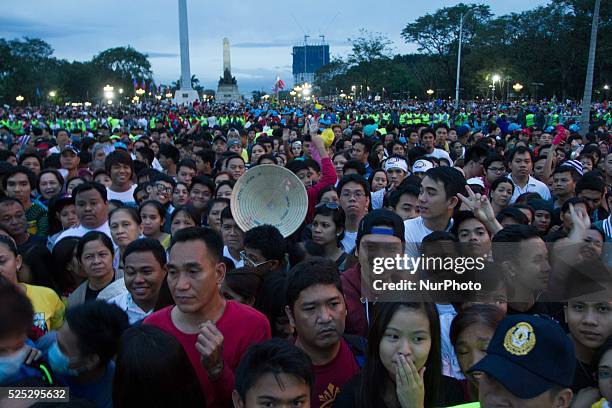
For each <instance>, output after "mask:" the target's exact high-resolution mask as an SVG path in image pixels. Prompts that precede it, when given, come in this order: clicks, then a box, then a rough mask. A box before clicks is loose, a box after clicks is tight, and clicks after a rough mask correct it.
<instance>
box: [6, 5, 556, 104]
mask: <svg viewBox="0 0 612 408" xmlns="http://www.w3.org/2000/svg"><path fill="white" fill-rule="evenodd" d="M2 3H3V4H2V5H3V8H2V10H3V12H2V15H0V37H3V38H6V39H13V38H17V37H23V36H29V37H37V38H42V39H43V40H45V41H47V42H48V43H49V44H51V46H52V47H53V48H54V50H55V56H56V57H59V58H65V59H68V60H88V59H91V58H92V57H93V56H94V55H95V54H97V53H98V52H100V51H103V50H105V49H108V48H112V47H117V46H125V45H131V46H132V47H134V48H136V49H137V50H138V51H141V52H144V53H147V54H148V55H149V60H150V61H151V64H152V69H153V73H154V76H155V80H156V81H157V82H158V83H163V84H169V83H170V82H172V81H174V80H176V79H178V78H179V76H180V58H179V54H178V52H179V38H178V6H177V1H176V0H149V1H141V0H135V1H129V0H122V1H119V0H104V1H100V2H94V1H83V0H56V1H47V2H43V1H40V0H19V1H16V0H3V2H2ZM457 3H458V2H450V1H441V0H430V1H405V0H404V1H399V0H381V1H377V2H367V3H366V2H363V6H361V5H360V6H356V5H355V2H354V1H350V0H337V1H324V0H311V1H308V2H306V1H300V2H280V1H277V0H259V1H257V2H252V1H238V0H224V1H221V0H208V1H202V0H200V1H196V0H188V1H187V9H188V13H189V41H190V54H191V73H192V74H195V75H197V77H198V78H199V79H200V81H201V83H202V84H203V86H204V87H205V88H213V89H216V87H217V80H218V79H219V76H220V75H221V71H222V39H223V37H228V38H229V39H230V43H231V58H232V71H233V72H232V73H233V75H234V76H235V77H236V79H237V80H238V86H239V88H240V91H241V92H242V93H248V92H250V91H251V90H254V89H263V90H269V89H270V88H271V87H272V85H273V84H274V81H275V79H276V77H277V76H280V77H281V78H282V79H283V80H284V81H285V82H286V83H287V84H288V85H290V84H291V83H292V75H291V60H292V56H291V52H292V46H293V45H297V44H299V43H301V42H303V40H304V34H308V35H310V39H309V41H316V40H320V39H319V35H324V36H325V40H326V41H327V42H328V43H329V44H330V52H331V54H332V56H334V55H337V56H345V55H347V54H348V53H349V52H350V45H349V43H348V38H350V37H355V36H357V35H358V32H359V29H360V28H365V29H367V30H369V31H372V32H380V33H382V34H384V35H386V36H387V37H388V38H390V39H391V40H392V41H393V43H394V50H395V52H397V53H406V52H410V51H415V50H416V47H415V46H414V45H412V44H406V43H404V41H403V40H402V38H401V37H400V32H401V30H402V28H403V27H405V26H406V24H407V23H409V22H412V21H414V19H416V18H417V17H419V16H421V15H423V14H425V13H428V12H429V13H431V12H434V11H435V10H437V9H438V8H441V7H445V6H451V5H454V4H457ZM482 3H486V4H489V5H490V6H491V9H492V11H493V13H494V14H496V15H500V14H506V13H510V12H513V11H515V12H520V11H523V10H527V9H530V8H534V7H537V6H539V5H544V4H546V3H548V1H545V0H513V1H508V0H489V1H483V2H482ZM289 4H291V7H288V5H289Z"/></svg>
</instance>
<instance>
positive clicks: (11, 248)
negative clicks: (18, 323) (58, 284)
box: [0, 235, 65, 340]
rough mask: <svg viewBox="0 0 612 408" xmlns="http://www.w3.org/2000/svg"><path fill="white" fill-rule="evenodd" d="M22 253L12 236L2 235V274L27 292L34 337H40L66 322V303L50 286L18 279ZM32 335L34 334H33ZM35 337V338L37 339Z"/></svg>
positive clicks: (0, 238) (0, 249) (0, 243)
mask: <svg viewBox="0 0 612 408" xmlns="http://www.w3.org/2000/svg"><path fill="white" fill-rule="evenodd" d="M21 265H22V259H21V255H19V254H18V253H17V245H16V244H15V241H13V239H12V238H10V237H8V236H6V235H0V275H2V276H3V277H4V278H6V279H7V280H8V281H9V282H11V283H13V284H15V285H18V286H19V287H20V288H22V289H23V291H24V292H25V293H26V295H27V296H28V298H29V299H30V302H32V306H33V308H34V327H35V333H34V334H33V336H34V337H36V338H38V337H40V336H42V335H43V334H45V333H47V332H48V331H50V330H57V329H59V328H60V327H61V326H62V324H63V322H64V311H65V306H64V303H63V302H62V301H61V300H60V298H59V296H58V295H57V294H56V293H55V292H54V291H53V290H52V289H50V288H47V287H44V286H35V285H29V284H27V283H19V282H18V281H17V271H18V270H19V268H21ZM31 337H32V336H31ZM36 338H34V339H33V340H36Z"/></svg>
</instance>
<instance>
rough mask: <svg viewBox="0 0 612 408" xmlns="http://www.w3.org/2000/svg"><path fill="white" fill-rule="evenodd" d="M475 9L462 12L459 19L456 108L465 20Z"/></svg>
mask: <svg viewBox="0 0 612 408" xmlns="http://www.w3.org/2000/svg"><path fill="white" fill-rule="evenodd" d="M473 11H474V9H473V8H472V9H470V10H468V11H467V12H466V13H465V14H461V20H460V21H459V49H458V50H457V82H456V84H455V109H457V108H458V107H459V75H460V74H461V45H462V42H463V20H464V19H465V18H467V16H469V15H470V13H472V12H473Z"/></svg>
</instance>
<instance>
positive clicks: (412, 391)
mask: <svg viewBox="0 0 612 408" xmlns="http://www.w3.org/2000/svg"><path fill="white" fill-rule="evenodd" d="M366 355H367V358H366V363H365V367H364V368H363V370H362V371H361V373H359V374H357V375H356V376H355V377H354V378H353V379H352V380H351V381H350V382H349V383H348V384H347V385H345V387H344V389H343V390H342V392H341V394H340V395H339V396H338V398H336V401H335V403H334V407H359V408H374V407H402V408H404V407H439V406H448V405H453V404H459V403H462V402H463V401H464V398H463V395H462V391H461V386H460V385H459V383H458V382H457V381H456V380H454V379H451V378H449V377H444V376H443V375H442V368H441V357H440V323H439V320H438V313H437V311H436V308H435V304H434V303H402V302H393V303H379V304H377V309H376V311H375V318H374V320H373V322H372V326H371V327H370V332H369V337H368V346H367V353H366Z"/></svg>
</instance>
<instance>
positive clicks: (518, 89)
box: [512, 82, 523, 92]
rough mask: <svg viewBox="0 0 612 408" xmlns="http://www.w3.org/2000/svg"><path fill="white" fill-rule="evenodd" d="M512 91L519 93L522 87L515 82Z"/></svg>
mask: <svg viewBox="0 0 612 408" xmlns="http://www.w3.org/2000/svg"><path fill="white" fill-rule="evenodd" d="M512 89H514V92H521V89H523V85H521V84H520V83H518V82H517V83H516V84H514V85H512Z"/></svg>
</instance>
